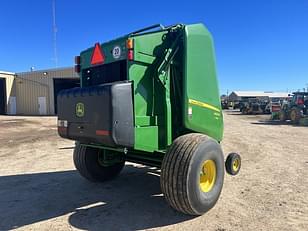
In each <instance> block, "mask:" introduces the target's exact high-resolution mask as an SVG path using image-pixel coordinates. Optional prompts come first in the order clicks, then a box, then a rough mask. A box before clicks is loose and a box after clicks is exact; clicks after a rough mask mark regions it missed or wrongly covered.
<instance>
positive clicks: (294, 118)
mask: <svg viewBox="0 0 308 231" xmlns="http://www.w3.org/2000/svg"><path fill="white" fill-rule="evenodd" d="M290 117H291V120H292V121H294V120H296V112H295V111H291V115H290Z"/></svg>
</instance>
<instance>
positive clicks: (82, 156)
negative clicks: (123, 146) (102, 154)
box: [73, 143, 125, 182]
mask: <svg viewBox="0 0 308 231" xmlns="http://www.w3.org/2000/svg"><path fill="white" fill-rule="evenodd" d="M98 155H99V149H97V148H92V147H86V146H83V145H80V144H79V143H76V146H75V149H74V155H73V159H74V164H75V167H76V169H77V170H78V172H79V173H80V175H81V176H83V177H84V178H86V179H87V180H89V181H93V182H97V181H99V182H103V181H106V180H110V179H112V178H114V177H116V176H117V175H118V174H119V173H120V172H121V170H122V169H123V167H124V165H125V161H123V162H120V163H116V164H114V165H112V166H108V167H106V166H102V165H101V164H100V163H99V161H98Z"/></svg>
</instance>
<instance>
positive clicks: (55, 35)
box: [52, 0, 58, 68]
mask: <svg viewBox="0 0 308 231" xmlns="http://www.w3.org/2000/svg"><path fill="white" fill-rule="evenodd" d="M52 33H53V55H54V58H53V60H54V62H55V67H56V68H57V67H58V53H57V25H56V0H52Z"/></svg>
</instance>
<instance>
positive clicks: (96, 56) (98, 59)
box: [91, 43, 105, 65]
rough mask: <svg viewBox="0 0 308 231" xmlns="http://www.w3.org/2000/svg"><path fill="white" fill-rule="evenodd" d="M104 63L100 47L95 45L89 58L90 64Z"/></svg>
mask: <svg viewBox="0 0 308 231" xmlns="http://www.w3.org/2000/svg"><path fill="white" fill-rule="evenodd" d="M104 61H105V56H104V54H103V52H102V50H101V46H100V45H99V43H96V44H95V47H94V51H93V54H92V58H91V64H92V65H96V64H102V63H103V62H104Z"/></svg>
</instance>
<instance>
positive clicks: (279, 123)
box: [251, 120, 305, 127]
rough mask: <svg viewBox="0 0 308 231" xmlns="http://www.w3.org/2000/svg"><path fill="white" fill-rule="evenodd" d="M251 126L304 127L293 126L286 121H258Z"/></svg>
mask: <svg viewBox="0 0 308 231" xmlns="http://www.w3.org/2000/svg"><path fill="white" fill-rule="evenodd" d="M251 124H255V125H289V126H293V127H305V126H304V125H300V124H294V123H292V122H290V121H289V122H288V121H279V120H259V121H258V122H252V123H251Z"/></svg>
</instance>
